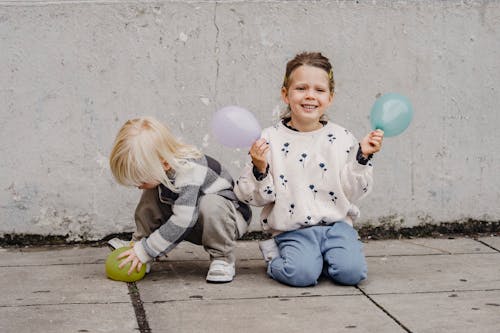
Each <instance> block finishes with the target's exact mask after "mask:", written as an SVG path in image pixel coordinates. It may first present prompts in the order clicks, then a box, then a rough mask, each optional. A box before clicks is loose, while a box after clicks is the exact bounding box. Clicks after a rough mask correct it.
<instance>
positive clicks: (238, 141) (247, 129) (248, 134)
mask: <svg viewBox="0 0 500 333" xmlns="http://www.w3.org/2000/svg"><path fill="white" fill-rule="evenodd" d="M260 132H261V128H260V125H259V122H258V121H257V119H255V117H254V115H253V114H252V113H251V112H250V111H248V110H246V109H244V108H241V107H239V106H234V105H231V106H226V107H224V108H222V109H220V110H218V111H217V112H216V113H215V115H214V117H213V119H212V133H213V135H214V137H215V139H216V140H217V141H218V142H219V143H221V144H222V145H224V146H227V147H231V148H247V147H250V146H251V145H252V144H253V143H254V142H255V140H257V139H258V138H260Z"/></svg>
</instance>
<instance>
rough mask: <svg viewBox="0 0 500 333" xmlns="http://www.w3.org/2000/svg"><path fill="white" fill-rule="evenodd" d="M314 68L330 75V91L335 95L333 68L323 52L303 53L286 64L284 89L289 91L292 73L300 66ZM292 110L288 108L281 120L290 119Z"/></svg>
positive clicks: (324, 116)
mask: <svg viewBox="0 0 500 333" xmlns="http://www.w3.org/2000/svg"><path fill="white" fill-rule="evenodd" d="M304 65H307V66H312V67H317V68H320V69H322V70H324V71H325V72H326V73H327V74H328V86H329V89H330V94H331V95H333V93H334V92H335V79H334V77H333V66H332V64H331V63H330V60H328V58H327V57H325V56H324V55H322V54H321V52H302V53H299V54H297V55H296V56H295V57H294V58H293V59H292V60H290V61H289V62H288V63H287V64H286V71H285V78H284V79H283V85H282V88H283V89H286V90H287V91H288V88H289V87H290V83H291V81H292V80H291V79H290V77H291V76H292V73H293V71H294V70H296V69H297V68H299V67H300V66H304ZM291 112H292V110H290V106H288V107H287V108H286V109H285V110H283V112H282V113H281V114H280V118H281V119H284V118H289V117H290V114H291ZM320 120H327V116H326V115H322V116H321V119H320Z"/></svg>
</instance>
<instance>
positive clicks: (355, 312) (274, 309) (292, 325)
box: [144, 287, 404, 333]
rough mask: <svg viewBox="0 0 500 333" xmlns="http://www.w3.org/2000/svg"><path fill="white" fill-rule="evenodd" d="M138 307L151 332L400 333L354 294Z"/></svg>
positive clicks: (173, 303)
mask: <svg viewBox="0 0 500 333" xmlns="http://www.w3.org/2000/svg"><path fill="white" fill-rule="evenodd" d="M288 288H290V287H288ZM290 289H291V288H290ZM144 307H145V309H146V313H147V316H148V322H149V325H150V327H151V329H152V331H153V332H189V333H191V332H216V333H233V332H239V333H242V332H252V333H255V332H287V333H294V332H300V333H303V332H349V333H352V332H384V333H392V332H404V330H403V329H402V328H401V327H400V326H399V325H398V324H397V323H396V322H395V321H394V320H392V319H391V318H390V317H389V316H387V315H386V314H385V313H384V312H383V311H381V310H380V309H379V308H378V307H376V306H375V305H374V304H373V303H372V302H370V301H369V300H368V299H367V298H366V297H364V296H360V295H358V296H324V297H291V298H274V299H266V298H264V299H233V300H210V301H207V300H191V301H172V302H165V303H160V304H158V303H155V304H152V303H145V304H144Z"/></svg>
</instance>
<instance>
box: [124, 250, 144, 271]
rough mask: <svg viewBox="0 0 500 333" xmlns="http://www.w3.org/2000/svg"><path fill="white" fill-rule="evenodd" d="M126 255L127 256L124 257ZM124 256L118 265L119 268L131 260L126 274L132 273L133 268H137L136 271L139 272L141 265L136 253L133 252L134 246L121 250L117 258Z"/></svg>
mask: <svg viewBox="0 0 500 333" xmlns="http://www.w3.org/2000/svg"><path fill="white" fill-rule="evenodd" d="M125 257H127V258H125ZM122 258H125V259H124V260H122V261H121V263H120V265H118V268H119V269H122V268H123V267H124V266H125V265H126V264H128V263H129V262H131V263H132V264H131V265H130V269H129V270H128V273H127V274H128V275H130V274H132V272H133V271H134V269H135V268H137V272H140V270H141V267H142V262H141V261H140V260H139V258H138V257H137V255H136V254H135V251H134V248H131V249H130V250H127V251H125V252H122V253H121V254H120V255H119V256H118V259H122Z"/></svg>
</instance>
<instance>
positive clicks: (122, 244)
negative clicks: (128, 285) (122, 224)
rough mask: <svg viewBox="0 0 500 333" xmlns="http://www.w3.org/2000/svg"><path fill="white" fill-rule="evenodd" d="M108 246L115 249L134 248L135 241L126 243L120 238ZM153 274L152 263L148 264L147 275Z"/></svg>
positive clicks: (109, 242)
mask: <svg viewBox="0 0 500 333" xmlns="http://www.w3.org/2000/svg"><path fill="white" fill-rule="evenodd" d="M108 245H109V246H111V247H112V248H113V249H115V250H116V249H119V248H121V247H132V246H134V241H126V240H123V239H120V238H116V237H115V238H113V239H110V240H109V241H108ZM149 272H151V263H150V262H148V263H146V274H149Z"/></svg>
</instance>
